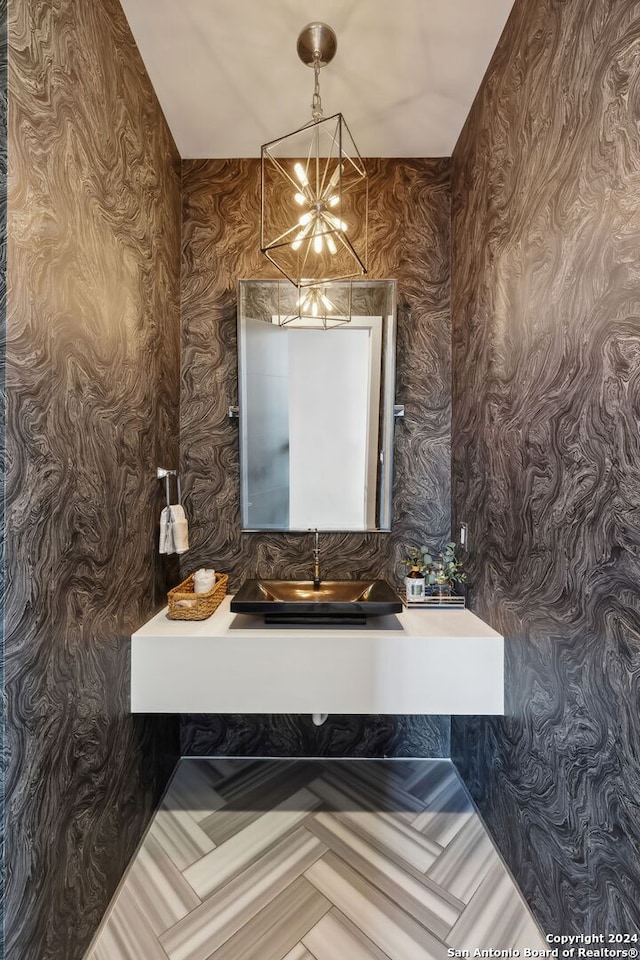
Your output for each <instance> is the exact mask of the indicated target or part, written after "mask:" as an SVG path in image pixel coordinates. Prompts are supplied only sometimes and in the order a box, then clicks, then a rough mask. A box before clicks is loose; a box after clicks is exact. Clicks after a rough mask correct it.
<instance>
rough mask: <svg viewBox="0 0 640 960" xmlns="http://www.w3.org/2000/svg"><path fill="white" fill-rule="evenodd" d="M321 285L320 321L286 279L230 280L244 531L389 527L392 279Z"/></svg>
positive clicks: (393, 352) (393, 345) (392, 385)
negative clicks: (234, 295)
mask: <svg viewBox="0 0 640 960" xmlns="http://www.w3.org/2000/svg"><path fill="white" fill-rule="evenodd" d="M318 289H319V288H318ZM322 291H323V292H322V294H321V296H323V297H324V295H325V293H326V295H327V298H328V297H329V296H330V297H331V307H332V308H333V312H332V314H331V316H330V317H329V314H327V320H328V321H330V322H331V324H339V325H332V326H330V327H329V328H328V329H325V328H324V320H323V318H322V316H321V313H322V312H323V307H322V303H321V301H318V304H319V310H318V313H317V315H315V316H314V314H313V312H310V313H309V315H307V314H306V313H303V315H302V316H301V315H300V310H301V308H300V306H299V304H298V299H299V294H298V290H297V288H296V287H294V286H293V285H292V284H291V283H289V282H288V281H279V280H240V281H239V284H238V394H239V396H238V399H239V406H240V414H239V416H240V500H241V509H242V527H243V530H282V531H285V530H300V531H304V530H309V529H315V528H316V527H317V529H318V530H341V531H345V530H389V529H390V528H391V473H392V463H393V428H394V389H395V328H396V323H395V321H396V288H395V281H394V280H354V281H344V282H334V283H331V284H327V285H323V287H322ZM327 298H325V301H324V302H325V303H327V302H328V299H327Z"/></svg>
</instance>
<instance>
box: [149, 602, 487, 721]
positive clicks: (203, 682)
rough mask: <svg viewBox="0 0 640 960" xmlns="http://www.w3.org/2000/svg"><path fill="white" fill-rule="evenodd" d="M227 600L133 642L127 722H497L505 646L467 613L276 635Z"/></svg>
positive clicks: (154, 623)
mask: <svg viewBox="0 0 640 960" xmlns="http://www.w3.org/2000/svg"><path fill="white" fill-rule="evenodd" d="M230 600H231V598H230V597H226V598H225V600H224V601H223V603H222V604H221V605H220V607H218V609H217V610H216V612H215V613H214V614H213V616H212V617H210V618H209V619H208V620H201V621H186V620H169V619H168V618H167V615H166V610H162V611H161V612H160V613H158V614H157V615H156V616H155V617H154V618H153V619H152V620H150V621H149V622H148V623H146V624H145V625H144V626H143V627H141V628H140V630H137V631H136V633H134V634H133V636H132V638H131V711H132V713H355V714H376V713H387V714H403V713H404V714H501V713H504V699H503V694H504V677H503V660H504V649H503V638H502V637H501V636H500V635H499V634H498V633H496V632H495V630H492V629H491V627H489V626H488V625H487V624H486V623H484V621H482V620H480V619H479V617H476V616H475V614H473V613H471V611H470V610H404V611H403V613H401V614H399V615H398V616H388V617H379V618H377V619H375V620H372V621H371V622H370V623H368V624H367V625H366V626H364V627H330V628H328V627H298V626H286V627H282V626H265V625H264V623H263V622H262V620H261V619H260V618H259V617H251V616H246V615H237V614H233V613H231V611H230V610H229V603H230Z"/></svg>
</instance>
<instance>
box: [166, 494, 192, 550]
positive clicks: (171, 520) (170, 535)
mask: <svg viewBox="0 0 640 960" xmlns="http://www.w3.org/2000/svg"><path fill="white" fill-rule="evenodd" d="M159 549H160V553H186V551H187V550H188V549H189V524H188V523H187V517H186V514H185V512H184V507H182V506H180V504H179V503H176V504H172V505H171V506H170V507H165V508H164V510H163V511H162V513H161V514H160V544H159Z"/></svg>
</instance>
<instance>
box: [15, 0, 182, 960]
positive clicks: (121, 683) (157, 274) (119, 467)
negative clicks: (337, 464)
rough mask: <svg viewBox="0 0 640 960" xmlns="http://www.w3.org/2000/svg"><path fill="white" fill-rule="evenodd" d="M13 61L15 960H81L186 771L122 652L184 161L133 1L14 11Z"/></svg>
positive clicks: (139, 599) (138, 609) (173, 336)
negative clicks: (137, 31)
mask: <svg viewBox="0 0 640 960" xmlns="http://www.w3.org/2000/svg"><path fill="white" fill-rule="evenodd" d="M9 45H10V71H9V102H10V127H9V161H10V162H9V180H8V194H9V198H8V199H9V225H8V230H9V273H8V308H7V314H8V339H7V541H6V551H7V552H6V565H7V574H8V589H7V598H6V600H7V602H6V693H7V705H6V715H7V762H8V767H7V779H6V812H7V844H8V849H7V858H8V869H7V872H6V904H5V907H6V924H7V943H6V957H7V958H8V960H76V958H80V957H81V956H82V954H83V951H84V948H85V947H86V946H87V944H88V941H89V939H90V937H91V935H92V934H93V931H94V929H95V928H96V926H97V924H98V922H99V920H100V918H101V915H102V913H103V911H104V909H105V907H106V905H107V902H108V900H109V898H110V896H111V894H112V893H113V890H114V888H115V886H116V884H117V882H118V881H119V879H120V877H121V875H122V872H123V869H124V867H125V865H126V863H127V861H128V859H129V857H130V855H131V853H132V851H133V850H134V849H135V846H136V844H137V842H138V840H139V838H140V836H141V833H142V830H143V828H144V826H145V824H146V822H147V819H148V817H149V814H150V812H151V810H152V809H153V806H154V803H155V801H156V799H157V797H158V791H159V789H161V788H162V786H163V785H164V783H165V780H166V775H167V772H168V769H169V767H170V765H171V764H172V762H173V758H174V756H175V754H176V752H177V723H176V721H175V719H171V720H170V721H164V720H163V718H156V719H153V720H152V719H145V718H136V719H134V718H132V717H131V716H129V715H128V706H129V692H128V679H129V663H128V657H129V653H128V650H129V646H128V636H129V634H130V632H131V631H132V630H133V629H135V628H137V627H138V626H139V625H140V624H141V623H142V622H143V621H144V620H145V619H147V618H148V617H149V616H150V615H151V614H152V613H153V612H154V611H155V609H157V606H158V605H159V603H160V601H161V599H162V597H163V595H164V591H165V587H166V584H165V574H166V571H165V570H164V569H163V568H162V567H161V566H160V564H159V559H158V555H157V548H156V536H157V521H158V515H159V510H160V506H161V490H160V485H159V484H158V482H157V480H156V478H155V467H156V465H157V464H158V463H161V462H164V463H175V462H177V457H178V390H179V368H178V357H179V348H180V344H179V262H180V246H179V224H180V160H179V157H178V154H177V152H176V150H175V147H174V144H173V141H172V139H171V137H170V135H169V133H168V130H167V127H166V124H165V122H164V119H163V117H162V114H161V113H160V110H159V108H158V105H157V102H156V99H155V96H154V94H153V91H152V89H151V87H150V85H149V82H148V79H147V77H146V74H145V72H144V69H143V67H142V62H141V60H140V57H139V55H138V52H137V50H136V48H135V46H134V44H133V40H132V37H131V35H130V33H129V30H128V27H127V24H126V21H125V19H124V16H123V14H122V10H121V8H120V6H119V3H118V2H117V0H55V2H54V3H51V2H50V0H20V2H17V0H16V2H13V3H12V4H11V7H10V11H9ZM172 572H173V574H174V575H175V574H176V572H177V571H176V570H174V571H172Z"/></svg>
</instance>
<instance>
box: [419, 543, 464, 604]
mask: <svg viewBox="0 0 640 960" xmlns="http://www.w3.org/2000/svg"><path fill="white" fill-rule="evenodd" d="M457 549H458V548H457V544H455V543H447V544H445V546H444V548H443V549H442V550H441V552H440V553H439V554H438V556H437V557H433V556H431V553H430V552H429V548H428V547H420V554H421V569H422V570H423V571H424V577H425V589H426V590H427V591H430V592H431V593H440V594H444V595H446V594H451V593H453V592H457V591H459V592H461V593H463V592H464V588H463V587H462V584H464V582H465V580H466V579H467V575H466V573H465V572H464V570H463V566H462V560H461V559H460V557H459V556H458V553H457Z"/></svg>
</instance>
